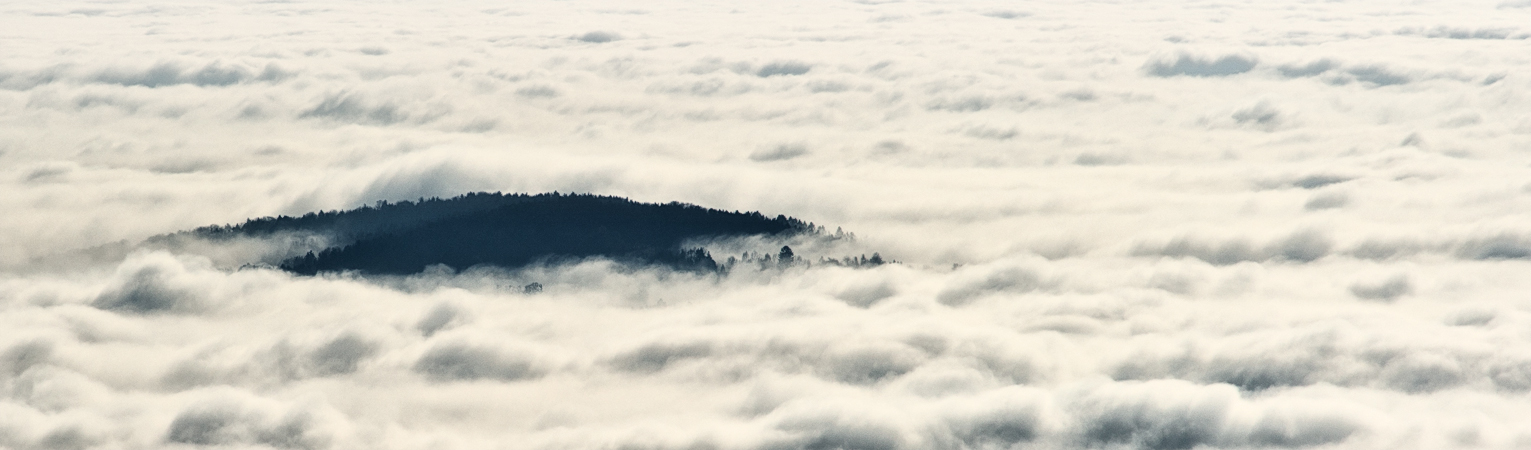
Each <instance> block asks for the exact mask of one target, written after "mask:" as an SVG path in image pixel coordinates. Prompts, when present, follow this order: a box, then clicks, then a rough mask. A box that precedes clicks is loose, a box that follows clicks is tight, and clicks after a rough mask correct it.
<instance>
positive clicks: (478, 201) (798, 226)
mask: <svg viewBox="0 0 1531 450" xmlns="http://www.w3.org/2000/svg"><path fill="white" fill-rule="evenodd" d="M280 232H308V233H318V234H326V235H330V236H335V239H336V242H339V243H341V244H342V245H341V246H336V247H332V248H329V249H326V250H323V251H321V252H319V253H317V254H315V253H312V252H310V253H309V254H308V255H305V256H303V257H299V258H293V259H289V260H287V261H285V262H283V263H282V264H281V268H282V269H284V270H288V271H291V272H294V273H299V274H305V275H312V274H315V273H319V272H328V271H347V270H354V271H360V272H364V273H374V274H412V273H417V272H420V271H422V270H424V269H425V268H426V267H427V266H431V265H435V264H445V265H447V266H448V267H452V268H453V269H458V270H461V269H466V268H468V267H472V266H477V265H493V266H500V267H507V268H516V267H521V266H525V265H527V264H531V263H536V262H539V261H554V262H556V261H559V260H569V259H579V258H587V257H606V258H612V259H616V260H619V261H625V262H634V263H642V264H662V265H667V266H670V267H674V268H678V269H684V270H700V271H714V270H717V269H718V266H717V263H716V262H715V261H713V259H712V257H711V255H709V254H707V252H706V251H705V250H702V249H684V248H681V245H682V243H683V242H685V241H686V240H687V239H691V238H702V237H724V236H747V235H790V234H798V233H818V232H819V230H818V229H817V228H816V227H814V226H813V225H812V224H809V223H805V222H802V221H800V220H797V219H792V218H788V217H786V216H776V218H774V219H772V218H767V217H766V216H764V215H761V214H760V213H758V212H751V213H740V212H728V211H720V210H715V209H708V208H703V207H700V206H695V205H689V204H682V203H676V202H671V203H667V204H652V203H639V202H635V201H632V200H628V199H625V198H621V197H607V196H596V195H562V194H558V193H553V194H539V195H523V194H514V195H503V194H499V193H494V194H488V193H475V194H468V195H464V196H461V197H456V198H452V199H447V200H440V199H430V200H422V201H420V202H400V203H395V204H387V203H381V202H380V203H379V204H378V205H377V206H376V207H370V206H369V207H364V208H359V209H355V210H350V211H343V212H341V211H334V212H320V213H311V214H307V215H304V216H302V217H274V218H262V219H253V220H250V221H247V222H245V223H244V224H241V225H236V226H219V227H204V228H199V229H197V230H194V231H193V233H195V234H198V235H202V236H204V237H207V238H213V239H217V238H220V237H233V236H241V235H243V236H262V235H269V234H273V233H280Z"/></svg>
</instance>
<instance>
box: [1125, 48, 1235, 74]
mask: <svg viewBox="0 0 1531 450" xmlns="http://www.w3.org/2000/svg"><path fill="white" fill-rule="evenodd" d="M1256 64H1257V59H1256V58H1255V57H1253V56H1250V55H1243V54H1229V55H1218V56H1200V55H1194V54H1191V53H1177V54H1175V55H1173V56H1165V57H1160V58H1156V59H1153V60H1151V61H1149V62H1148V63H1147V64H1144V66H1143V70H1145V71H1147V72H1148V74H1149V75H1153V76H1156V77H1173V76H1177V75H1185V76H1192V77H1225V76H1229V75H1238V74H1241V73H1244V72H1248V71H1250V70H1254V68H1255V65H1256Z"/></svg>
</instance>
